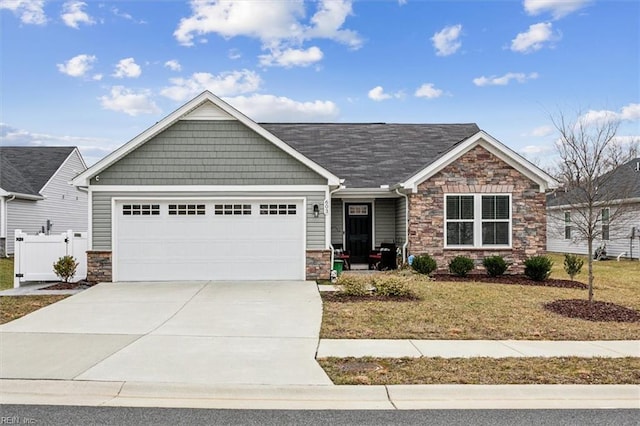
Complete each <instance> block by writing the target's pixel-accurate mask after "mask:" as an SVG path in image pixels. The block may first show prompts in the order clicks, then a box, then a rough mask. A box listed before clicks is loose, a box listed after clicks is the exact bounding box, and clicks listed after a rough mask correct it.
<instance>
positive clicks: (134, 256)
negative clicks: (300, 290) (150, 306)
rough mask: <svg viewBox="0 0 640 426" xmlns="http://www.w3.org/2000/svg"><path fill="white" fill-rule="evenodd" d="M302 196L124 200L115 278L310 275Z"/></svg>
mask: <svg viewBox="0 0 640 426" xmlns="http://www.w3.org/2000/svg"><path fill="white" fill-rule="evenodd" d="M304 216H305V215H304V210H303V203H302V201H301V200H153V201H118V202H117V203H116V205H115V212H114V227H115V228H114V235H115V241H114V248H115V251H114V279H115V280H117V281H168V280H299V279H304V275H305V274H304V270H305V255H304V254H305V248H304V227H305V220H304V219H305V218H304Z"/></svg>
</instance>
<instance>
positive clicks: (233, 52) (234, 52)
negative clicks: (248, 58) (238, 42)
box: [228, 49, 242, 60]
mask: <svg viewBox="0 0 640 426" xmlns="http://www.w3.org/2000/svg"><path fill="white" fill-rule="evenodd" d="M228 56H229V59H234V60H235V59H240V58H242V53H240V51H239V50H238V49H229V55H228Z"/></svg>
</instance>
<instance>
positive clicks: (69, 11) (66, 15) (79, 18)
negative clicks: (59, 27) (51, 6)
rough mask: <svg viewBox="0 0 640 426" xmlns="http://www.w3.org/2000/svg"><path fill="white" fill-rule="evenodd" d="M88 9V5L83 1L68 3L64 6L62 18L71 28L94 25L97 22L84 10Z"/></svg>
mask: <svg viewBox="0 0 640 426" xmlns="http://www.w3.org/2000/svg"><path fill="white" fill-rule="evenodd" d="M85 7H87V4H86V3H85V2H82V1H75V0H74V1H68V2H66V3H65V4H63V5H62V11H63V13H62V15H60V17H61V18H62V20H63V21H64V23H65V25H67V26H68V27H71V28H76V29H77V28H78V24H86V25H93V24H95V23H96V21H94V20H93V18H92V17H91V16H89V14H88V13H87V12H85V11H84V10H83V8H85Z"/></svg>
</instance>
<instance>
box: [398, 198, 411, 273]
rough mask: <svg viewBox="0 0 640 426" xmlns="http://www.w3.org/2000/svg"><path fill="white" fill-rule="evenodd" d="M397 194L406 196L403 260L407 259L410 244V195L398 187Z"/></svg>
mask: <svg viewBox="0 0 640 426" xmlns="http://www.w3.org/2000/svg"><path fill="white" fill-rule="evenodd" d="M395 191H396V194H398V195H400V196H402V197H404V244H403V245H402V261H403V262H405V261H406V260H407V247H408V246H409V196H408V195H407V194H403V193H401V192H400V188H396V190H395Z"/></svg>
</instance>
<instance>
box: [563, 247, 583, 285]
mask: <svg viewBox="0 0 640 426" xmlns="http://www.w3.org/2000/svg"><path fill="white" fill-rule="evenodd" d="M582 265H584V260H582V258H581V257H580V256H576V255H575V254H569V253H565V255H564V270H565V272H566V273H567V275H569V276H570V277H571V280H573V279H574V278H575V276H576V275H578V274H579V273H580V271H581V270H582Z"/></svg>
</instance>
